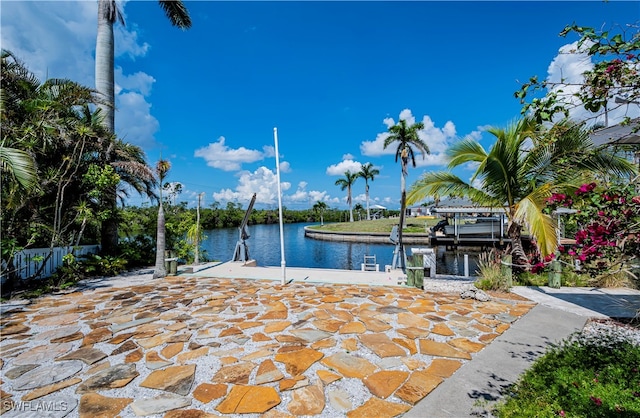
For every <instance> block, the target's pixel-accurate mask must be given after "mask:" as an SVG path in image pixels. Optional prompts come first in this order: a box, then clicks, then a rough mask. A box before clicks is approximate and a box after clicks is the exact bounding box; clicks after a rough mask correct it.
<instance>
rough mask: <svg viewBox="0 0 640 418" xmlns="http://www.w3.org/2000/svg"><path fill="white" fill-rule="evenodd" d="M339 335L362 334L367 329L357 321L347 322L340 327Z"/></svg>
mask: <svg viewBox="0 0 640 418" xmlns="http://www.w3.org/2000/svg"><path fill="white" fill-rule="evenodd" d="M338 332H339V333H340V334H363V333H365V332H367V327H366V326H365V325H364V324H363V323H362V322H359V321H353V322H348V323H346V324H344V325H343V326H341V327H340V330H339V331H338Z"/></svg>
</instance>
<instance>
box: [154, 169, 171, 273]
mask: <svg viewBox="0 0 640 418" xmlns="http://www.w3.org/2000/svg"><path fill="white" fill-rule="evenodd" d="M170 169H171V163H170V162H169V161H168V160H163V159H162V157H160V161H158V163H157V164H156V173H157V175H158V182H159V184H160V198H159V199H158V231H157V237H156V267H155V270H154V272H153V278H154V279H159V278H163V277H165V276H166V275H167V271H166V269H165V268H164V251H165V246H166V244H165V242H166V241H165V239H166V238H165V219H164V209H163V207H162V183H163V181H164V179H165V177H166V176H167V173H168V172H169V170H170Z"/></svg>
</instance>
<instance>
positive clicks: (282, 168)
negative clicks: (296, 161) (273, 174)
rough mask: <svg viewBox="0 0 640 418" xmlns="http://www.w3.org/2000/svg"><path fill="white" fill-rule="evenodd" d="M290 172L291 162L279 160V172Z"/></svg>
mask: <svg viewBox="0 0 640 418" xmlns="http://www.w3.org/2000/svg"><path fill="white" fill-rule="evenodd" d="M290 172H291V164H289V162H288V161H281V162H280V173H290Z"/></svg>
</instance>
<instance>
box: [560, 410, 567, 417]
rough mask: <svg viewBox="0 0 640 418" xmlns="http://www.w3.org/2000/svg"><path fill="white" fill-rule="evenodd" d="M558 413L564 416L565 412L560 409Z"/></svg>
mask: <svg viewBox="0 0 640 418" xmlns="http://www.w3.org/2000/svg"><path fill="white" fill-rule="evenodd" d="M558 415H560V416H561V417H564V416H566V414H565V413H564V411H563V410H560V412H558Z"/></svg>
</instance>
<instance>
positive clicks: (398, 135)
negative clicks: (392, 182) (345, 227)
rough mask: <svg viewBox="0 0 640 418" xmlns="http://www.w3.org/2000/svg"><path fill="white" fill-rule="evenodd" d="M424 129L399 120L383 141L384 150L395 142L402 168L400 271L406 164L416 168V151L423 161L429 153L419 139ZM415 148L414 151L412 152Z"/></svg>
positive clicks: (403, 266) (399, 243)
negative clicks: (421, 130)
mask: <svg viewBox="0 0 640 418" xmlns="http://www.w3.org/2000/svg"><path fill="white" fill-rule="evenodd" d="M420 129H424V124H423V123H422V122H418V123H414V124H412V125H410V126H409V125H407V121H406V120H404V119H401V120H400V121H399V122H398V123H397V124H396V125H393V126H390V127H389V136H388V137H387V138H386V139H385V140H384V148H385V149H386V148H387V147H388V146H390V145H391V144H393V143H394V142H397V143H398V145H397V148H396V162H398V158H399V159H400V166H401V168H402V176H401V177H400V225H399V226H398V245H399V247H398V248H399V249H400V254H399V259H400V264H401V268H402V270H404V269H405V267H406V266H405V253H404V246H403V242H402V228H403V227H404V222H405V211H406V209H407V190H406V182H407V175H408V174H409V172H408V164H409V161H411V164H412V165H413V167H415V166H416V155H415V154H416V151H417V152H419V153H421V154H422V158H423V159H424V158H425V156H426V155H427V154H429V153H430V151H429V146H428V145H427V144H426V143H425V142H424V141H423V140H422V139H420V136H419V135H418V131H419V130H420ZM414 148H415V150H414Z"/></svg>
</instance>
